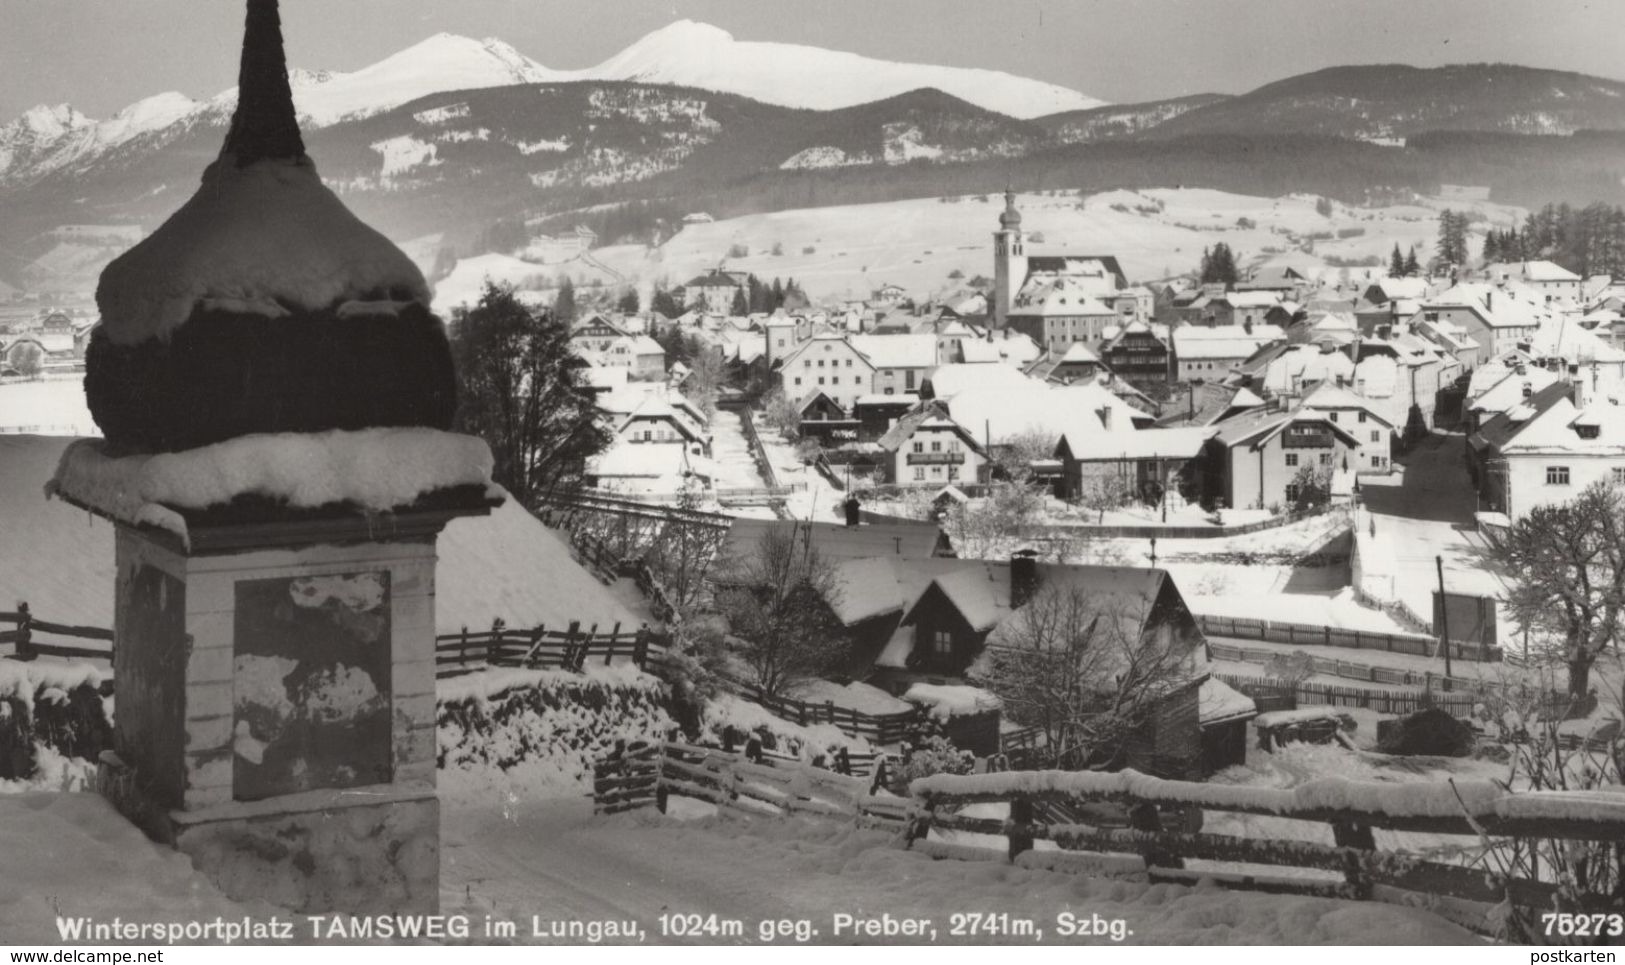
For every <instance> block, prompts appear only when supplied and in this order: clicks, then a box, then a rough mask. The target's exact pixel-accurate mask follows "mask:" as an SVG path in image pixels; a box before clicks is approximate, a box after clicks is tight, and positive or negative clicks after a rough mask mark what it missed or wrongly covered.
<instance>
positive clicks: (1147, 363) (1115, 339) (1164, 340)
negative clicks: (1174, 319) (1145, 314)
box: [1100, 322, 1172, 382]
mask: <svg viewBox="0 0 1625 965" xmlns="http://www.w3.org/2000/svg"><path fill="white" fill-rule="evenodd" d="M1169 339H1170V336H1169V334H1168V326H1166V325H1158V324H1155V323H1152V322H1130V323H1129V324H1127V325H1124V326H1123V327H1121V328H1119V329H1117V330H1116V331H1115V332H1112V331H1108V332H1107V334H1106V341H1105V342H1104V344H1102V345H1101V347H1100V358H1101V361H1102V362H1104V363H1105V364H1106V367H1107V368H1109V369H1111V370H1112V371H1113V372H1116V373H1117V375H1118V376H1119V377H1120V378H1124V379H1127V380H1129V381H1130V382H1166V381H1168V377H1169V372H1168V360H1169V358H1170V357H1171V355H1172V351H1171V347H1170V342H1169Z"/></svg>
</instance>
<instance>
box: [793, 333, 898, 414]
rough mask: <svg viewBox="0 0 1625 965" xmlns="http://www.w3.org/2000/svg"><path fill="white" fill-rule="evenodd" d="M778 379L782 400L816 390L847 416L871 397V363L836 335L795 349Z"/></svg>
mask: <svg viewBox="0 0 1625 965" xmlns="http://www.w3.org/2000/svg"><path fill="white" fill-rule="evenodd" d="M779 378H780V381H781V385H782V387H783V389H784V394H785V397H787V398H790V399H803V398H806V397H807V394H808V393H809V392H812V391H813V390H814V389H818V390H822V391H823V392H824V393H825V394H826V395H828V396H829V398H830V399H831V400H832V401H833V402H834V403H835V404H836V405H838V406H840V407H841V408H842V409H843V410H844V411H847V412H850V411H851V410H852V407H853V406H854V405H855V404H856V403H857V401H858V399H859V398H860V397H861V396H865V395H871V394H874V393H875V366H874V363H873V362H871V361H869V356H867V355H865V354H864V353H863V352H861V351H859V350H858V349H857V347H856V346H854V345H853V344H852V342H851V339H850V338H849V337H848V336H846V335H845V334H842V333H838V332H822V333H820V334H818V335H815V336H813V337H812V338H810V339H808V340H807V341H805V342H802V343H801V344H800V345H798V346H796V348H795V349H793V350H792V351H791V352H790V354H789V355H788V356H786V357H785V359H784V362H783V364H782V366H781V367H780V369H779Z"/></svg>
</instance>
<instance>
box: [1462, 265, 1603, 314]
mask: <svg viewBox="0 0 1625 965" xmlns="http://www.w3.org/2000/svg"><path fill="white" fill-rule="evenodd" d="M1484 277H1485V279H1486V280H1488V281H1489V282H1490V283H1491V284H1505V283H1506V282H1509V281H1514V282H1518V283H1519V284H1521V285H1523V286H1524V287H1526V288H1529V289H1532V290H1533V291H1535V292H1537V293H1539V295H1540V297H1541V298H1542V299H1544V302H1543V304H1546V305H1551V306H1554V307H1567V308H1574V307H1578V306H1579V305H1580V304H1581V302H1582V297H1583V292H1582V285H1583V279H1581V278H1580V276H1579V275H1576V274H1575V273H1574V272H1572V271H1569V270H1568V269H1567V268H1564V267H1563V266H1562V265H1559V264H1557V263H1555V262H1551V261H1543V260H1535V261H1511V262H1495V263H1494V264H1489V265H1485V266H1484Z"/></svg>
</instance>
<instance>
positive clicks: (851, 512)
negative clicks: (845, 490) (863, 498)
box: [846, 496, 860, 526]
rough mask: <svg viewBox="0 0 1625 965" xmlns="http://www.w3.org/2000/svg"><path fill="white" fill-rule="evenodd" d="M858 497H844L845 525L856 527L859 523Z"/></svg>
mask: <svg viewBox="0 0 1625 965" xmlns="http://www.w3.org/2000/svg"><path fill="white" fill-rule="evenodd" d="M859 521H860V520H859V515H858V497H856V496H848V497H846V525H848V526H856V525H858V523H859Z"/></svg>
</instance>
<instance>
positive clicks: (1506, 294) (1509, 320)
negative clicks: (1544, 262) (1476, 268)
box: [1409, 283, 1547, 357]
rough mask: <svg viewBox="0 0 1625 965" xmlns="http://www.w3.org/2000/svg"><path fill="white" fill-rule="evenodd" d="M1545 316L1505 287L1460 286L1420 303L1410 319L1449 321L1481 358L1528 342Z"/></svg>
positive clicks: (1412, 320)
mask: <svg viewBox="0 0 1625 965" xmlns="http://www.w3.org/2000/svg"><path fill="white" fill-rule="evenodd" d="M1546 317H1547V312H1546V310H1545V309H1544V308H1543V307H1541V306H1538V305H1535V304H1532V303H1531V302H1530V301H1529V300H1528V299H1527V298H1520V297H1517V295H1516V293H1515V292H1514V291H1513V290H1511V289H1508V288H1505V287H1501V286H1497V285H1486V284H1480V283H1463V284H1459V285H1456V286H1454V287H1453V288H1451V289H1449V290H1448V291H1445V292H1442V293H1440V294H1439V295H1437V296H1435V297H1433V298H1431V299H1428V300H1427V301H1424V302H1423V303H1422V306H1421V308H1419V309H1418V310H1417V313H1416V314H1415V315H1413V316H1411V318H1410V320H1409V321H1410V324H1411V325H1412V326H1413V327H1414V326H1415V325H1416V324H1417V323H1419V322H1429V323H1438V322H1449V323H1451V324H1453V325H1455V326H1457V327H1458V328H1460V329H1461V331H1462V332H1464V333H1465V334H1466V336H1467V337H1468V338H1471V339H1472V340H1473V341H1475V342H1477V343H1478V345H1479V348H1480V350H1481V351H1482V352H1483V354H1484V356H1486V357H1487V356H1491V355H1499V354H1501V353H1502V352H1505V351H1507V350H1509V349H1514V348H1517V347H1518V345H1519V343H1520V342H1528V340H1529V339H1530V338H1532V337H1533V336H1534V334H1535V331H1536V330H1537V329H1539V328H1540V324H1541V322H1542V321H1543V320H1544V319H1545V318H1546Z"/></svg>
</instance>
